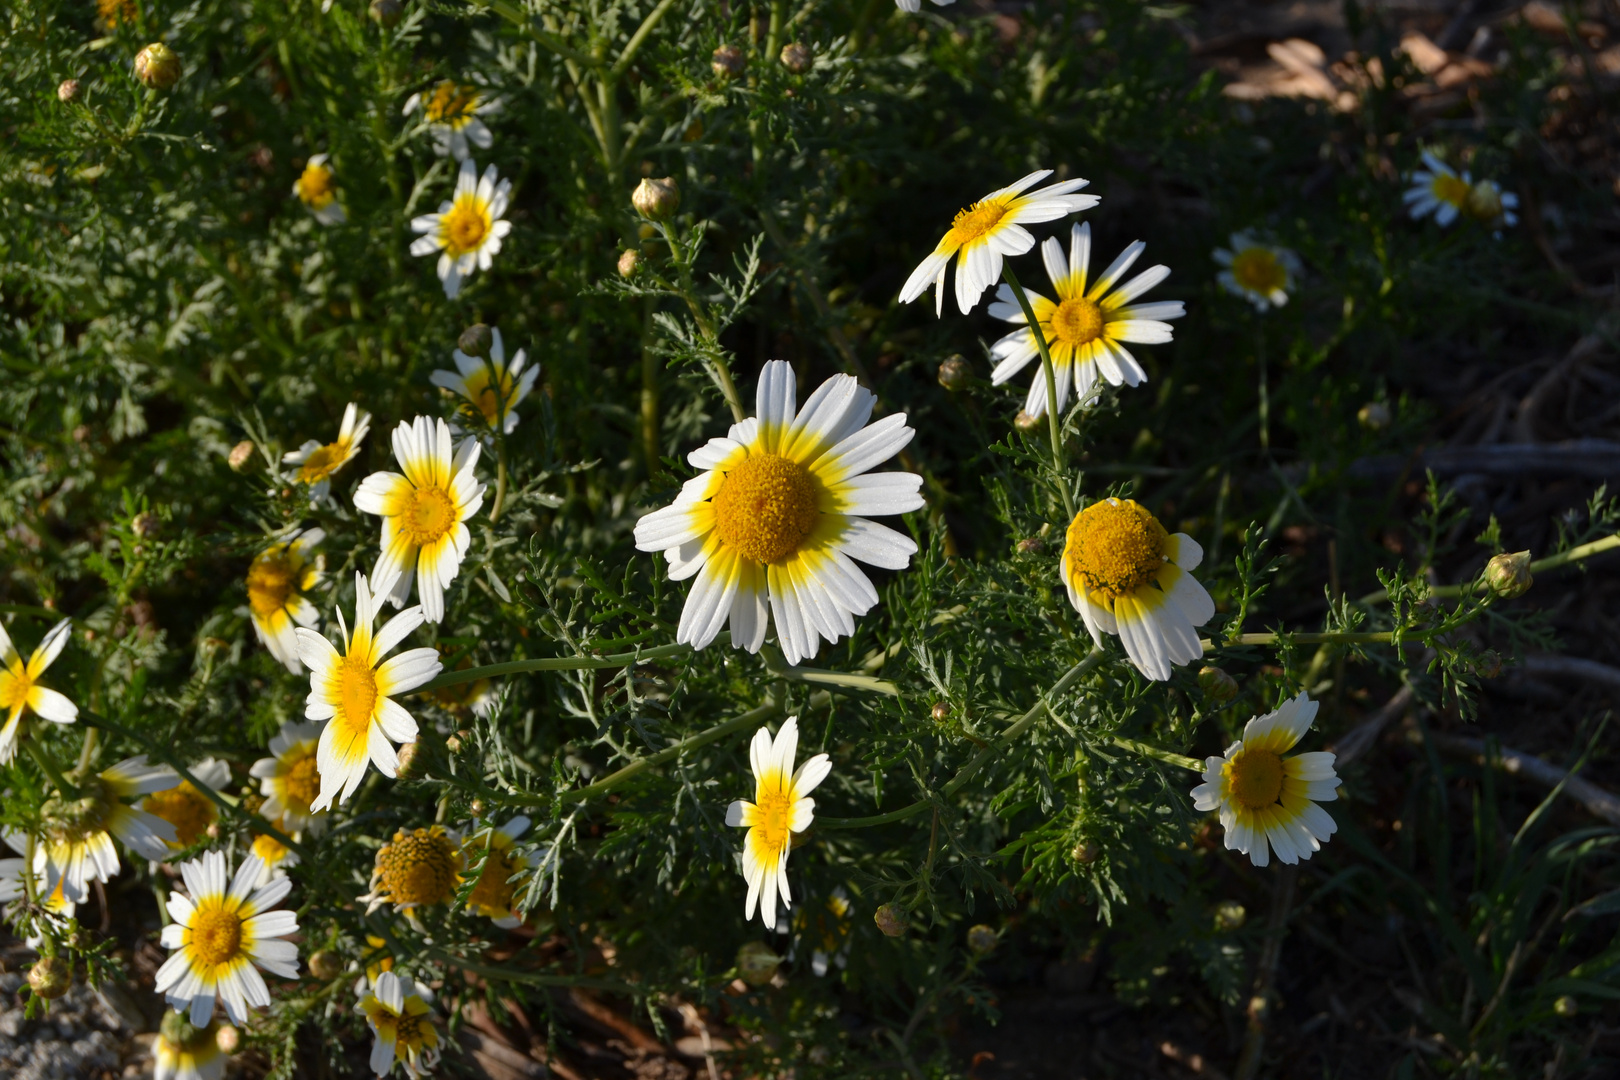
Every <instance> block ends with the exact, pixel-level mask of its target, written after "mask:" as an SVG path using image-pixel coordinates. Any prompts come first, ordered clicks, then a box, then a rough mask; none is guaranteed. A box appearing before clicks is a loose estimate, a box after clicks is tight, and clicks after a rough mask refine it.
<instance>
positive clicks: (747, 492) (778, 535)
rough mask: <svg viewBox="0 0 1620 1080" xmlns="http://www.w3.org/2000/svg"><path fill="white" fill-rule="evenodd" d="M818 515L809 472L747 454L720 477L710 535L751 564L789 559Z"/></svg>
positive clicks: (777, 459)
mask: <svg viewBox="0 0 1620 1080" xmlns="http://www.w3.org/2000/svg"><path fill="white" fill-rule="evenodd" d="M818 516H819V511H818V510H817V508H816V491H815V486H814V485H813V484H812V482H811V480H810V472H809V470H807V469H806V468H805V467H804V466H803V465H800V464H799V463H797V462H795V461H789V460H788V459H787V458H785V457H781V456H780V455H777V454H753V455H750V456H749V457H748V458H746V459H745V460H744V461H743V462H742V463H741V464H739V465H738V466H737V467H736V468H734V469H732V470H731V471H730V472H728V473H727V474H726V478H725V480H723V481H722V482H721V484H720V490H719V492H717V493H716V494H715V496H714V530H715V532H716V533H718V534H719V535H720V539H721V540H722V541H724V542H725V543H726V544H727V545H728V546H729V547H732V548H735V549H736V550H737V551H738V552H739V553H740V554H741V555H742V556H743V557H744V558H748V559H752V560H754V561H755V562H761V563H774V562H776V561H778V560H780V559H783V558H786V557H787V556H789V555H791V554H793V552H795V551H797V550H798V548H799V545H800V544H802V543H803V542H804V538H805V537H807V536H809V535H810V530H811V529H813V528H815V525H816V518H817V517H818Z"/></svg>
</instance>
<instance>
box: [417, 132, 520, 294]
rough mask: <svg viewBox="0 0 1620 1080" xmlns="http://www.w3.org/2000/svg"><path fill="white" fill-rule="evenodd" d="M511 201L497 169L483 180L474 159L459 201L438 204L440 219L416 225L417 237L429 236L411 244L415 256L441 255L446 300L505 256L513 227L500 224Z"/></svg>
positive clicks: (466, 167) (459, 182) (463, 175)
mask: <svg viewBox="0 0 1620 1080" xmlns="http://www.w3.org/2000/svg"><path fill="white" fill-rule="evenodd" d="M511 197H512V181H510V180H502V181H501V182H500V183H499V184H497V183H496V182H495V166H493V165H491V166H490V167H489V168H487V169H485V170H484V176H483V178H482V179H480V178H479V176H478V165H477V163H476V162H474V161H473V160H472V159H471V158H469V159H467V160H466V161H463V162H462V163H461V172H460V174H459V175H457V177H456V192H455V196H454V197H453V198H452V199H451V200H450V201H449V202H445V203H440V204H439V212H438V213H436V214H423V215H422V216H421V217H417V218H412V219H411V230H412V231H413V232H419V233H426V234H427V235H425V236H421V237H418V238H417V239H416V240H415V241H414V242H412V244H411V254H412V255H432V254H433V253H434V252H440V253H441V254H440V255H439V280H440V281H442V282H444V295H445V296H448V297H451V298H452V299H453V298H454V297H455V296H456V294H458V293H460V292H461V280H462V278H465V277H470V276H471V275H472V272H473V271H474V270H488V269H489V268H490V264H491V263H492V261H493V260H494V258H495V256H496V255H497V254H498V253H499V252H500V250H501V240H502V239H503V238H504V237H505V236H506V234H507V233H509V232H511V231H512V223H511V222H510V221H503V220H501V215H502V214H504V213H506V207H507V204H508V203H509V202H510V201H511Z"/></svg>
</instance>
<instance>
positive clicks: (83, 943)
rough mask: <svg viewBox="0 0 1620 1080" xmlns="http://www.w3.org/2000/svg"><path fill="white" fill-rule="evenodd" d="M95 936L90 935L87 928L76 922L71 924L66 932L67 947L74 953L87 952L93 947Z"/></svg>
mask: <svg viewBox="0 0 1620 1080" xmlns="http://www.w3.org/2000/svg"><path fill="white" fill-rule="evenodd" d="M95 944H96V939H95V935H94V934H92V933H90V930H89V928H88V927H86V926H84V925H83V924H82V923H79V922H77V921H75V922H73V923H72V925H71V926H69V928H68V932H67V947H68V948H70V949H72V950H73V951H74V952H89V951H90V950H91V949H92V948H94V947H95Z"/></svg>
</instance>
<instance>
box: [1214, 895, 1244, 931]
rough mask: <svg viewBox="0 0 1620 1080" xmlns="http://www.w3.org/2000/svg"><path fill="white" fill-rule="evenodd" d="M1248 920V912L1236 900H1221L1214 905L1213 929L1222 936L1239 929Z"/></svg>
mask: <svg viewBox="0 0 1620 1080" xmlns="http://www.w3.org/2000/svg"><path fill="white" fill-rule="evenodd" d="M1248 918H1249V912H1248V910H1247V909H1246V908H1245V907H1244V906H1243V905H1242V904H1240V903H1238V902H1237V901H1236V900H1222V901H1221V902H1220V903H1218V904H1216V905H1215V929H1217V930H1219V931H1220V932H1221V933H1223V934H1230V933H1231V932H1232V931H1233V930H1238V929H1241V928H1242V926H1243V924H1244V923H1245V922H1247V921H1248Z"/></svg>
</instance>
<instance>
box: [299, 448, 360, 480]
mask: <svg viewBox="0 0 1620 1080" xmlns="http://www.w3.org/2000/svg"><path fill="white" fill-rule="evenodd" d="M348 453H349V446H348V444H347V443H342V442H335V443H327V444H326V445H325V446H317V447H316V448H315V449H314V450H311V451H310V452H309V457H307V458H305V459H304V463H303V464H302V465H300V466H298V481H299V483H303V484H318V483H320V482H321V481H322V480H325V479H326V478H327V477H328V476H331V475H332V474H333V473H335V472H337V470H338V466H340V465H342V464H343V462H344V461H345V460H346V458H347V455H348Z"/></svg>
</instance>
